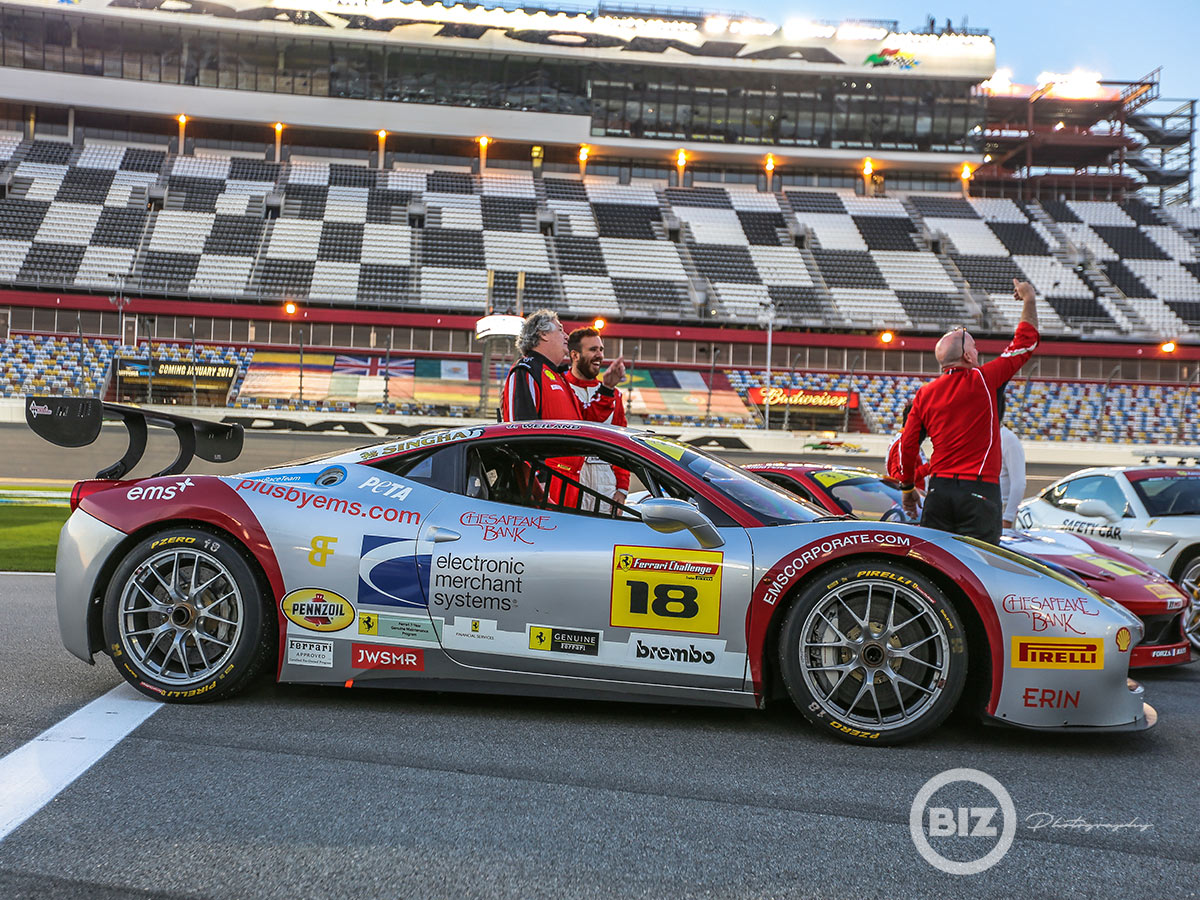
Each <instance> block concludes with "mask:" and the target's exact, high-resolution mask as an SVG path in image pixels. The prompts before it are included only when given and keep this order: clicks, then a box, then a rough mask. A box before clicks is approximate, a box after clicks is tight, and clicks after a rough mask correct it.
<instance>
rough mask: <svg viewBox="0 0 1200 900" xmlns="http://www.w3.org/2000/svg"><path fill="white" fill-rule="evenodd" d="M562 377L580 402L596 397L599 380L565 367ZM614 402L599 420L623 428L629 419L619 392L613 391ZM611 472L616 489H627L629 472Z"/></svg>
mask: <svg viewBox="0 0 1200 900" xmlns="http://www.w3.org/2000/svg"><path fill="white" fill-rule="evenodd" d="M563 377H564V378H566V379H567V383H568V384H570V385H571V387H573V388H574V389H575V396H576V397H578V398H579V402H580V403H585V402H587V403H590V402H591V401H592V400H594V399H595V397H596V392H597V390H599V388H600V382H599V381H597V380H596V379H594V378H588V379H584V378H579V377H578V376H577V375H576V374H575V372H574V371H573V370H571V369H567V371H565V372H564V373H563ZM615 394H616V396H615V398H614V399H615V402H614V403H613V411H612V413H610V414H609V417H608V418H607V419H601V420H600V421H601V422H603V423H604V424H606V425H619V426H621V427H622V428H625V427H626V426H627V425H629V420H628V419H626V418H625V400H624V398H622V397H621V392H620V391H616V392H615ZM613 474H614V475H615V476H616V481H617V490H618V491H622V492H624V491H628V490H629V473H628V472H627V471H626V470H625V469H620V468H615V467H614V468H613Z"/></svg>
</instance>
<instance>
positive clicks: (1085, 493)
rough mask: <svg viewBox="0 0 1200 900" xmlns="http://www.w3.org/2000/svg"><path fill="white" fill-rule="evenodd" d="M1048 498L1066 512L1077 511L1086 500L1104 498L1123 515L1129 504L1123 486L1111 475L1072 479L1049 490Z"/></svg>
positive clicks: (1048, 500) (1118, 513)
mask: <svg viewBox="0 0 1200 900" xmlns="http://www.w3.org/2000/svg"><path fill="white" fill-rule="evenodd" d="M1046 500H1047V502H1049V503H1050V504H1052V505H1053V506H1057V507H1058V508H1059V509H1061V510H1065V511H1066V512H1075V510H1076V508H1077V507H1078V506H1079V504H1080V503H1081V502H1082V501H1084V500H1103V501H1104V502H1105V503H1107V504H1108V505H1109V506H1111V507H1112V508H1113V510H1114V511H1115V512H1116V513H1117V515H1123V514H1124V513H1125V512H1126V506H1127V505H1128V503H1127V501H1126V499H1125V494H1124V492H1123V491H1122V490H1121V486H1120V485H1119V484H1117V481H1116V479H1115V478H1113V477H1112V476H1110V475H1085V476H1083V477H1082V478H1075V479H1072V480H1071V481H1068V482H1066V483H1065V484H1060V485H1058V486H1057V487H1056V488H1054V489H1053V490H1051V491H1049V492H1048V493H1047V494H1046Z"/></svg>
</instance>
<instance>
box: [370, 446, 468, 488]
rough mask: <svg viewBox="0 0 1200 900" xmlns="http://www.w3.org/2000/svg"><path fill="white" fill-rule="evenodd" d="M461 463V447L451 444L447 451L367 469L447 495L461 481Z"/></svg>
mask: <svg viewBox="0 0 1200 900" xmlns="http://www.w3.org/2000/svg"><path fill="white" fill-rule="evenodd" d="M461 459H462V447H461V445H458V444H451V445H449V446H446V447H435V448H433V449H431V450H426V451H425V452H423V453H410V454H405V455H404V456H393V457H390V458H388V459H384V460H380V461H379V462H376V463H373V464H370V465H371V468H374V469H380V470H382V471H384V472H388V473H390V474H392V475H400V476H401V477H403V478H407V479H408V480H410V481H416V482H419V483H421V484H425V485H428V486H429V487H433V488H438V489H439V490H443V491H450V490H456V488H457V484H458V482H459V480H460V476H459V473H460V472H461V469H462V466H461V462H460V461H461Z"/></svg>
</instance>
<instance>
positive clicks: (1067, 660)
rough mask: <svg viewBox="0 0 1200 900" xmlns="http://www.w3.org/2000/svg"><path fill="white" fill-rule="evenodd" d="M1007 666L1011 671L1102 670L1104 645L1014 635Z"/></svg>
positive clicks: (1089, 640) (1092, 641) (1085, 640)
mask: <svg viewBox="0 0 1200 900" xmlns="http://www.w3.org/2000/svg"><path fill="white" fill-rule="evenodd" d="M1011 662H1012V667H1013V668H1014V669H1103V668H1104V641H1102V640H1100V639H1099V638H1054V637H1020V636H1017V635H1014V636H1013V639H1012V660H1011Z"/></svg>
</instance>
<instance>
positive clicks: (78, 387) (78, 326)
mask: <svg viewBox="0 0 1200 900" xmlns="http://www.w3.org/2000/svg"><path fill="white" fill-rule="evenodd" d="M82 315H83V313H80V312H76V313H75V336H76V338H77V339H78V340H79V352H78V353H77V354H76V355H75V396H76V397H78V396H79V395H80V394H82V393H83V319H82Z"/></svg>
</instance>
